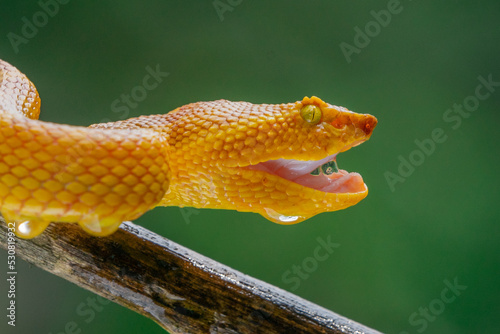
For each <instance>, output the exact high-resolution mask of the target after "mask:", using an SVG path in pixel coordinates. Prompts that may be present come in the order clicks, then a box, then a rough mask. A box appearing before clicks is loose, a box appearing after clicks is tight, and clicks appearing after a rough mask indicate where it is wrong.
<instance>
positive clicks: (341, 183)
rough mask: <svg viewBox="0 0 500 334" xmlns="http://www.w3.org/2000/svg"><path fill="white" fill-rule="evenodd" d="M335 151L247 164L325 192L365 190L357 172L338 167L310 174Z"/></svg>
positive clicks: (334, 155)
mask: <svg viewBox="0 0 500 334" xmlns="http://www.w3.org/2000/svg"><path fill="white" fill-rule="evenodd" d="M336 157H337V153H336V154H333V155H330V156H327V157H326V158H323V159H321V160H309V161H300V160H294V159H276V160H268V161H264V162H260V163H258V164H255V165H250V166H248V168H249V169H251V170H258V171H262V172H266V173H269V174H273V175H276V176H279V177H281V178H283V179H286V180H288V181H290V182H294V183H297V184H300V185H302V186H304V187H308V188H312V189H316V190H319V191H322V192H326V193H337V194H338V193H342V194H344V193H360V192H365V191H366V190H367V188H366V185H365V183H364V182H363V178H362V177H361V175H360V174H358V173H354V172H352V173H349V172H347V171H345V170H343V169H340V170H339V171H338V172H336V173H332V174H330V175H325V174H323V173H320V174H319V175H312V174H311V172H312V171H314V170H315V169H317V168H318V167H320V166H322V165H324V164H327V163H328V162H330V161H334V160H335V159H336Z"/></svg>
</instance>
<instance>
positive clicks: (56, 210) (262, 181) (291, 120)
mask: <svg viewBox="0 0 500 334" xmlns="http://www.w3.org/2000/svg"><path fill="white" fill-rule="evenodd" d="M39 113H40V98H39V96H38V93H37V90H36V88H35V86H34V85H33V83H31V81H29V79H28V78H27V77H26V76H25V75H24V74H22V73H21V72H20V71H19V70H17V69H16V68H15V67H13V66H12V65H10V64H8V63H7V62H5V61H1V60H0V212H1V213H2V215H3V216H4V218H5V219H6V220H7V221H11V222H12V221H15V222H16V233H17V234H18V235H19V236H21V237H24V238H31V237H34V236H37V235H38V234H40V233H42V232H43V230H44V229H45V228H46V227H47V226H48V224H49V223H50V222H72V223H74V222H77V223H78V224H79V225H80V226H81V227H82V228H83V229H84V230H85V231H87V232H89V233H91V234H94V235H97V236H104V235H108V234H110V233H113V232H114V231H115V230H116V229H117V228H118V226H119V225H120V223H121V222H122V221H125V220H133V219H136V218H138V217H139V216H141V215H142V214H143V213H144V212H146V211H148V210H150V209H152V208H154V207H156V206H179V207H184V206H190V207H195V208H214V209H231V210H238V211H244V212H255V213H259V214H261V215H262V216H264V217H266V218H268V219H269V220H271V221H273V222H277V223H280V224H291V223H297V222H300V221H303V220H305V219H307V218H310V217H312V216H314V215H316V214H319V213H321V212H326V211H335V210H340V209H344V208H347V207H349V206H351V205H354V204H356V203H358V202H359V201H360V200H362V199H363V198H364V197H366V195H367V193H368V189H367V187H366V185H365V184H364V182H363V180H362V178H361V176H360V175H359V174H357V173H348V172H346V171H344V170H340V171H338V172H334V173H330V174H328V175H327V174H324V173H320V174H319V175H311V172H312V171H313V170H315V169H317V168H318V167H320V166H321V165H323V164H325V163H328V162H330V161H334V160H335V158H336V155H337V154H338V153H340V152H343V151H346V150H348V149H349V148H351V147H353V146H356V145H358V144H360V143H362V142H364V141H366V140H368V139H369V138H370V136H371V134H372V131H373V129H374V127H375V125H376V124H377V120H376V118H375V117H373V116H371V115H368V114H357V113H354V112H351V111H349V110H347V109H345V108H343V107H338V106H334V105H331V104H328V103H325V102H323V101H322V100H321V99H319V98H317V97H311V98H308V97H305V98H303V99H302V100H301V101H297V102H294V103H286V104H252V103H248V102H231V101H227V100H218V101H212V102H197V103H191V104H188V105H185V106H183V107H180V108H177V109H175V110H173V111H171V112H169V113H167V114H163V115H151V116H141V117H137V118H132V119H128V120H124V121H118V122H113V123H101V124H95V125H92V126H90V127H89V128H85V127H78V126H69V125H61V124H54V123H49V122H42V121H39V120H38V116H39Z"/></svg>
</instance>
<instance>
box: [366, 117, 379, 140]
mask: <svg viewBox="0 0 500 334" xmlns="http://www.w3.org/2000/svg"><path fill="white" fill-rule="evenodd" d="M364 123H365V124H364V126H363V131H364V132H365V134H366V135H370V134H371V133H372V131H373V129H375V126H376V125H377V119H376V118H375V117H373V116H372V115H366V118H365V122H364Z"/></svg>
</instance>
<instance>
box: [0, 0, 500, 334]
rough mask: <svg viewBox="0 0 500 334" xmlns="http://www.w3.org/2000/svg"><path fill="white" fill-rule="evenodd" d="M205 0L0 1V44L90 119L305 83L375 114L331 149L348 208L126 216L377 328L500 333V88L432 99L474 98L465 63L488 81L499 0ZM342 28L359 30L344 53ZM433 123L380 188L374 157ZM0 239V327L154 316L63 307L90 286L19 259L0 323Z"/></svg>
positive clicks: (0, 51) (393, 153) (47, 98)
mask: <svg viewBox="0 0 500 334" xmlns="http://www.w3.org/2000/svg"><path fill="white" fill-rule="evenodd" d="M44 1H46V0H42V2H41V3H42V4H43V3H45V2H44ZM47 3H54V2H53V1H47ZM215 4H218V6H221V7H220V8H225V9H227V10H226V11H225V12H221V11H222V10H223V9H219V13H218V11H217V9H216V6H214V2H213V1H193V2H187V1H149V2H141V1H120V2H118V1H115V2H111V1H85V2H84V1H69V3H67V4H60V5H59V8H58V12H57V14H55V15H53V17H48V16H47V17H48V20H47V22H43V18H44V16H43V14H37V13H38V12H40V11H43V9H42V6H41V5H40V4H39V3H37V2H36V1H17V0H16V1H14V0H9V1H2V4H1V5H0V13H1V20H0V58H2V59H5V60H7V61H8V62H10V63H12V64H13V65H15V66H16V67H18V68H20V69H21V71H23V72H24V73H26V74H27V75H28V76H29V78H30V79H31V80H32V81H33V82H34V83H35V84H36V86H37V88H38V90H39V92H40V95H41V97H42V116H41V119H43V120H45V121H52V122H57V123H66V124H75V125H89V124H91V123H97V122H101V121H103V120H108V119H109V120H119V119H122V118H124V117H125V116H127V117H133V116H137V115H142V114H155V113H165V112H167V111H169V110H172V109H174V108H176V107H178V106H182V105H184V104H187V103H190V102H195V101H204V100H215V99H220V98H224V99H229V100H235V101H239V100H243V101H249V102H253V103H282V102H293V101H296V100H300V99H302V97H304V96H306V95H307V96H310V95H317V96H319V97H321V98H322V99H324V100H325V101H327V102H330V103H332V104H337V105H342V106H345V107H347V108H349V109H351V110H353V111H356V112H360V113H371V114H373V115H375V116H377V118H378V120H379V125H378V126H377V128H376V130H375V132H374V135H373V136H372V138H371V140H370V141H369V142H367V143H365V144H363V145H361V146H359V147H357V148H355V149H353V150H351V151H349V152H347V153H343V154H342V155H341V156H340V157H339V159H338V162H339V165H340V167H341V168H344V169H347V170H350V171H358V172H360V173H361V174H362V175H363V177H364V179H365V182H366V183H367V185H368V187H369V188H370V194H369V196H368V197H367V198H366V199H365V200H364V201H362V202H361V203H360V204H358V205H356V206H354V207H352V208H349V209H347V210H344V211H340V212H334V213H328V214H321V215H319V216H317V217H314V218H312V219H310V220H308V221H306V222H304V223H301V224H298V225H292V226H281V225H276V224H273V223H271V222H269V221H267V220H265V219H264V218H262V217H260V216H259V215H256V214H250V213H237V212H232V211H219V210H183V211H181V210H180V209H179V208H175V207H172V208H158V209H156V210H154V211H152V212H149V213H147V214H145V215H144V216H143V217H141V218H140V219H138V220H137V221H136V223H138V224H140V225H142V226H145V227H146V228H148V229H151V230H153V231H155V232H157V233H159V234H161V235H163V236H165V237H167V238H170V239H172V240H174V241H176V242H178V243H180V244H182V245H184V246H186V247H188V248H191V249H193V250H195V251H197V252H199V253H201V254H204V255H206V256H208V257H210V258H213V259H215V260H217V261H220V262H222V263H224V264H226V265H228V266H230V267H232V268H235V269H237V270H240V271H242V272H243V273H245V274H248V275H251V276H254V277H256V278H259V279H261V280H263V281H266V282H268V283H271V284H274V285H276V286H278V287H281V288H283V289H285V290H288V291H292V292H293V293H295V294H297V295H299V296H301V297H303V298H305V299H308V300H310V301H312V302H314V303H317V304H319V305H321V306H323V307H325V308H328V309H330V310H333V311H335V312H337V313H340V314H342V315H344V316H346V317H349V318H351V319H353V320H355V321H358V322H361V323H363V324H365V325H367V326H370V327H373V328H375V329H378V330H380V331H382V332H387V333H422V332H426V333H494V332H499V331H500V324H499V320H498V319H499V315H500V301H499V298H500V284H499V283H500V280H499V279H500V253H499V248H500V247H499V246H498V238H499V227H498V223H499V220H500V219H499V218H500V215H499V210H498V200H499V192H498V186H499V177H498V176H497V175H498V174H497V172H495V171H496V169H497V168H498V165H499V155H498V147H497V144H498V139H499V136H498V133H499V131H498V126H499V124H500V117H499V113H498V112H499V111H500V110H499V107H500V87H493V88H491V89H492V90H496V89H498V91H494V92H492V93H491V94H490V96H489V97H488V98H485V99H484V100H481V101H480V104H479V106H476V107H477V110H476V111H473V112H471V113H470V115H469V116H468V117H460V119H461V123H460V125H459V126H457V125H458V123H457V122H458V120H457V119H455V120H453V121H448V122H447V121H446V120H444V119H443V116H446V115H448V116H449V117H451V116H452V115H453V117H457V115H459V114H447V110H448V109H449V108H452V107H453V105H454V104H455V103H456V104H462V103H463V102H464V99H465V100H466V101H468V102H471V101H472V102H474V98H470V97H471V96H474V95H475V94H476V93H475V90H476V87H477V86H478V85H479V84H480V81H479V80H478V77H479V76H482V77H483V78H486V79H487V78H488V76H489V75H491V77H492V79H493V81H496V82H498V81H500V65H499V61H498V59H499V55H500V24H499V22H500V2H498V1H494V0H490V1H483V2H480V3H477V2H473V1H462V2H457V3H451V2H448V3H437V2H434V1H430V0H422V1H411V0H406V1H402V2H400V3H399V4H398V3H397V2H395V1H385V0H384V1H370V2H366V3H362V2H353V1H347V0H341V1H239V0H232V1H229V0H221V1H219V2H215ZM223 5H225V6H228V7H222V6H223ZM388 6H389V8H390V9H391V10H393V14H391V17H390V22H388V23H387V21H388V20H389V19H388V18H387V16H385V17H384V16H383V15H382V14H380V15H382V16H381V17H382V19H384V20H385V23H384V24H383V25H384V26H382V25H380V24H379V23H375V22H376V21H375V16H377V15H376V14H374V12H372V11H375V13H380V11H381V10H385V11H387V8H388ZM50 8H52V10H53V11H55V9H54V7H50ZM374 15H375V16H374ZM33 16H35V18H34V17H33ZM23 17H25V19H24V21H23ZM34 20H35V21H36V20H38V21H36V22H38V24H39V25H41V27H39V28H38V31H37V32H36V34H34V32H31V34H32V35H33V36H31V35H30V34H29V33H30V32H29V31H27V30H26V29H25V31H24V33H25V34H28V36H29V38H26V39H25V40H22V41H23V42H22V43H21V44H17V42H19V41H20V39H16V41H17V42H15V43H14V44H13V43H11V41H10V40H9V36H10V37H11V39H12V38H13V37H12V36H13V35H12V34H16V35H18V36H19V37H20V38H21V37H22V38H25V37H23V26H24V25H26V23H25V22H26V21H28V22H31V23H32V22H33V21H34ZM386 23H387V24H386ZM356 27H359V29H360V30H362V31H364V30H365V27H366V28H368V29H369V34H370V35H371V37H370V36H369V37H368V38H369V41H367V40H362V38H361V37H359V36H358V37H357V38H356V35H357V34H359V30H357V29H356ZM370 29H371V30H370ZM9 33H12V34H10V35H9ZM355 39H356V40H355ZM342 43H347V44H349V45H351V46H352V47H356V43H357V44H358V46H359V47H358V50H357V51H356V52H355V53H352V54H351V55H350V56H348V57H346V56H345V55H344V54H343V52H342V49H341V47H340V46H341V45H344V46H345V45H346V44H342ZM360 43H361V44H360ZM363 43H364V44H363ZM365 44H367V45H365ZM16 51H17V52H16ZM347 58H349V59H347ZM348 60H349V61H350V62H348ZM157 65H158V66H159V68H160V69H161V70H162V71H164V72H169V73H170V74H169V76H168V77H167V78H165V80H164V81H163V82H162V83H161V84H160V85H159V86H158V88H156V89H154V90H152V91H149V92H148V95H147V98H145V99H144V100H143V101H140V102H139V103H138V105H137V107H136V108H130V112H129V113H128V115H124V113H122V112H115V110H114V109H113V108H112V107H111V104H112V103H113V101H114V100H116V99H118V98H120V96H121V94H130V92H131V90H132V89H133V88H134V87H136V86H138V85H141V84H142V79H143V77H144V76H145V75H146V74H147V71H146V69H145V68H146V67H147V66H151V67H153V68H155V67H156V66H157ZM481 92H482V93H483V94H485V93H486V92H487V90H484V88H483V90H481ZM474 109H476V108H474ZM453 126H454V127H455V128H456V129H454V128H453ZM436 128H441V129H442V130H443V132H444V135H445V136H446V141H445V142H444V143H438V144H435V150H434V152H433V153H432V154H430V155H427V156H425V158H424V159H425V160H424V161H423V163H421V164H420V165H419V166H417V167H415V170H414V171H413V172H412V173H409V174H411V175H408V176H407V177H405V178H404V180H405V181H404V182H400V183H397V184H395V185H394V187H393V189H391V187H390V186H389V183H388V182H387V180H386V174H387V172H391V173H395V174H396V173H398V166H399V165H400V160H399V159H400V158H399V157H400V156H402V157H403V158H404V159H409V158H410V156H412V157H413V159H418V158H419V154H420V153H415V152H417V151H418V147H417V145H416V144H415V140H425V139H428V138H431V133H432V131H433V130H434V129H436ZM420 158H421V156H420ZM186 216H189V218H188V219H186V218H185V217H186ZM318 237H321V238H323V239H326V238H328V237H330V238H331V240H332V242H335V243H338V244H340V246H339V247H338V248H336V249H335V251H334V252H333V254H331V255H330V256H329V258H328V259H326V260H325V261H322V262H319V263H318V266H317V268H315V269H314V270H310V272H309V273H308V277H307V278H305V279H301V280H300V285H299V286H298V287H297V285H296V284H291V283H290V281H288V280H286V279H283V275H284V274H285V273H286V272H287V271H289V270H291V269H292V267H293V266H294V265H297V266H302V265H303V264H304V263H305V262H304V261H306V262H307V261H308V260H306V259H308V258H310V257H312V256H313V251H314V249H315V247H317V246H318V241H317V238H318ZM0 255H1V256H0V261H1V262H0V263H2V264H1V265H0V268H4V269H2V271H3V272H2V274H1V275H2V276H1V277H3V278H2V279H1V283H0V287H2V288H1V289H0V295H1V296H2V297H1V298H0V301H1V305H0V306H1V307H0V308H1V309H2V310H4V311H2V312H1V313H2V316H1V319H3V320H2V321H1V323H0V332H1V333H23V334H24V333H52V334H56V333H61V332H64V328H65V326H66V324H67V323H68V322H70V321H74V322H76V323H77V325H78V328H80V329H81V333H97V332H106V333H138V332H141V333H163V331H162V330H161V328H160V327H158V326H157V325H156V324H155V323H153V322H152V321H150V320H148V319H146V318H143V317H141V316H139V315H137V314H135V313H133V312H131V311H129V310H127V309H125V308H123V307H121V306H118V305H116V304H114V303H110V304H107V305H105V306H103V309H102V310H101V311H100V312H96V313H95V316H94V317H93V318H92V319H91V318H89V317H87V316H85V317H83V316H81V315H79V314H78V312H77V307H78V306H79V305H80V304H81V303H86V302H87V298H92V297H93V296H94V295H93V294H92V293H90V292H87V291H86V290H83V289H81V288H79V287H77V286H75V285H73V284H71V283H68V282H67V281H64V280H62V279H60V278H58V277H56V276H53V275H51V274H48V273H46V272H44V271H42V270H40V269H38V268H36V267H33V266H31V265H28V264H27V263H25V262H22V261H20V262H19V263H18V273H19V274H18V281H17V293H18V297H17V326H16V327H15V328H12V327H10V326H7V324H6V317H5V315H3V314H4V313H6V311H5V307H7V304H6V300H7V298H6V293H7V292H6V288H5V286H6V285H5V273H6V271H7V270H6V252H5V251H3V250H2V251H0ZM446 280H448V282H450V283H453V282H454V280H456V281H457V282H458V284H459V285H460V286H461V288H460V289H462V290H459V291H457V292H456V296H455V298H454V300H453V301H452V302H449V303H444V302H442V301H440V300H442V298H443V297H442V291H443V289H445V288H446V287H447V283H446ZM464 287H466V288H464ZM294 288H295V289H294ZM458 294H459V295H458ZM452 296H453V294H452V293H451V292H450V291H445V298H448V299H450V298H451V297H452ZM424 309H429V311H428V314H429V315H428V316H425V315H423V313H420V312H425V310H424Z"/></svg>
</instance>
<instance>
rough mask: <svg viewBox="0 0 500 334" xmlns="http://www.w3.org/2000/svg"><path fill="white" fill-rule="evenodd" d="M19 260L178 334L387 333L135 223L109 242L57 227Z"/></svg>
mask: <svg viewBox="0 0 500 334" xmlns="http://www.w3.org/2000/svg"><path fill="white" fill-rule="evenodd" d="M7 238H8V229H7V225H6V224H5V222H4V221H3V218H2V217H1V216H0V245H1V247H2V248H5V249H6V248H7ZM16 255H17V256H20V257H21V258H23V259H24V260H26V261H28V262H30V263H32V264H34V265H36V266H38V267H40V268H42V269H44V270H46V271H48V272H50V273H52V274H55V275H57V276H60V277H62V278H64V279H66V280H68V281H70V282H73V283H75V284H77V285H79V286H81V287H83V288H85V289H87V290H90V291H92V292H94V293H96V294H98V295H100V296H102V297H105V298H108V299H110V300H112V301H114V302H116V303H118V304H120V305H123V306H125V307H127V308H129V309H131V310H134V311H136V312H138V313H140V314H142V315H144V316H146V317H149V318H151V319H153V320H154V321H156V322H157V323H158V324H159V325H160V326H162V327H163V328H165V329H166V330H168V331H169V332H171V333H231V334H236V333H358V334H360V333H367V334H370V333H379V332H377V331H375V330H372V329H370V328H367V327H364V326H363V325H360V324H358V323H356V322H354V321H351V320H349V319H346V318H344V317H342V316H340V315H338V314H336V313H333V312H331V311H328V310H326V309H324V308H322V307H320V306H318V305H315V304H313V303H310V302H308V301H306V300H304V299H301V298H299V297H297V296H295V295H293V294H291V293H288V292H286V291H284V290H281V289H279V288H277V287H275V286H272V285H270V284H267V283H265V282H262V281H259V280H257V279H255V278H252V277H249V276H247V275H244V274H242V273H240V272H238V271H236V270H233V269H231V268H229V267H226V266H224V265H222V264H220V263H218V262H216V261H213V260H211V259H209V258H207V257H205V256H203V255H200V254H198V253H196V252H193V251H191V250H189V249H187V248H185V247H182V246H181V245H178V244H176V243H174V242H172V241H170V240H168V239H166V238H163V237H161V236H159V235H156V234H154V233H152V232H150V231H148V230H146V229H144V228H142V227H140V226H137V225H134V224H132V223H130V222H125V223H123V224H122V226H121V227H120V229H119V230H118V231H117V232H116V233H114V234H113V235H111V236H109V237H104V238H99V237H92V236H90V235H88V234H86V233H84V232H83V231H82V230H81V229H80V228H79V227H78V226H76V224H51V226H49V228H48V229H47V230H46V231H45V232H44V233H43V234H42V235H41V236H39V237H37V238H34V239H32V240H22V239H16Z"/></svg>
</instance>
